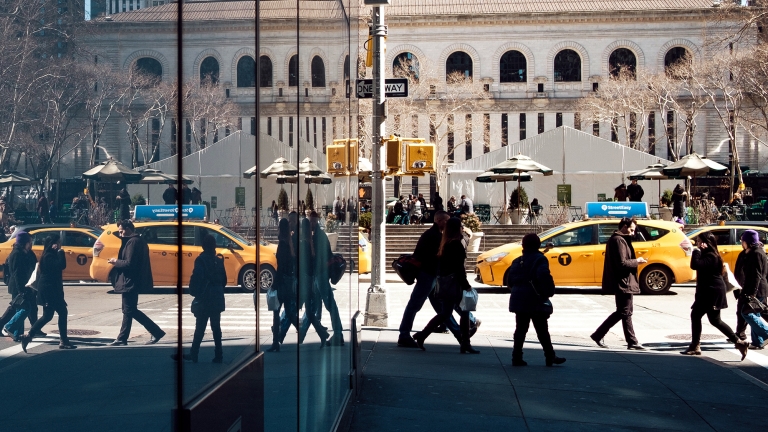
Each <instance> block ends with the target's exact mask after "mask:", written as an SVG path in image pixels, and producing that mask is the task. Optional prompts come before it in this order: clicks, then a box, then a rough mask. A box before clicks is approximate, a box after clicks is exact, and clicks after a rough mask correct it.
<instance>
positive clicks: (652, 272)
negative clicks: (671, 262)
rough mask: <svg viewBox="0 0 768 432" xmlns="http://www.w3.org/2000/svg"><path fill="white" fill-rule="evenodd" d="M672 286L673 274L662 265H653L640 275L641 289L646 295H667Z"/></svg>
mask: <svg viewBox="0 0 768 432" xmlns="http://www.w3.org/2000/svg"><path fill="white" fill-rule="evenodd" d="M671 286H672V272H671V271H669V269H668V268H666V267H664V266H660V265H652V266H648V267H646V268H644V269H643V272H642V273H640V289H641V290H642V291H643V293H645V294H665V293H666V292H667V291H669V288H670V287H671Z"/></svg>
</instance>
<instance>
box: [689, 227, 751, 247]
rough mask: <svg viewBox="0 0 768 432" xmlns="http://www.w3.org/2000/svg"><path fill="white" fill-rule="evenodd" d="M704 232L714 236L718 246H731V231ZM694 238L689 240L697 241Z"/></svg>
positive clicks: (725, 229)
mask: <svg viewBox="0 0 768 432" xmlns="http://www.w3.org/2000/svg"><path fill="white" fill-rule="evenodd" d="M705 232H710V233H712V235H714V236H715V240H717V244H719V245H729V244H732V243H731V230H730V229H729V228H724V229H716V230H712V231H705ZM701 234H702V233H699V235H701ZM696 237H698V236H696ZM696 237H690V238H692V239H696V241H698V238H696ZM738 244H741V242H739V243H738Z"/></svg>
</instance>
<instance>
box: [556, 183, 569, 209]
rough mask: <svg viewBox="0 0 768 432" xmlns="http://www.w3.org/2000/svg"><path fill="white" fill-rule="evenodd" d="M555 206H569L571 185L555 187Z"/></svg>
mask: <svg viewBox="0 0 768 432" xmlns="http://www.w3.org/2000/svg"><path fill="white" fill-rule="evenodd" d="M557 204H558V205H566V206H569V205H571V185H569V184H559V185H557Z"/></svg>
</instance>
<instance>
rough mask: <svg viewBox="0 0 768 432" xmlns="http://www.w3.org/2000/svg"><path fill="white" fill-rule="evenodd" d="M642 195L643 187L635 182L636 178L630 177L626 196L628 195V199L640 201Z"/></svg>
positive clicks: (643, 192)
mask: <svg viewBox="0 0 768 432" xmlns="http://www.w3.org/2000/svg"><path fill="white" fill-rule="evenodd" d="M643 195H645V191H644V190H643V187H642V186H640V185H639V184H637V180H636V179H632V183H630V184H629V186H627V196H628V197H629V200H630V201H642V200H643Z"/></svg>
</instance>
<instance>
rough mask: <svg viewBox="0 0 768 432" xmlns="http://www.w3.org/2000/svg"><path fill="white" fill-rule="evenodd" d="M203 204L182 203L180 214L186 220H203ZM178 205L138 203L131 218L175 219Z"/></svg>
mask: <svg viewBox="0 0 768 432" xmlns="http://www.w3.org/2000/svg"><path fill="white" fill-rule="evenodd" d="M205 210H206V209H205V206H204V205H184V206H182V207H181V216H182V218H183V219H186V220H192V219H196V220H203V219H204V218H205ZM178 211H179V207H178V206H175V205H138V206H136V208H135V210H134V214H133V218H134V219H136V220H176V219H177V217H176V214H177V213H178Z"/></svg>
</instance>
